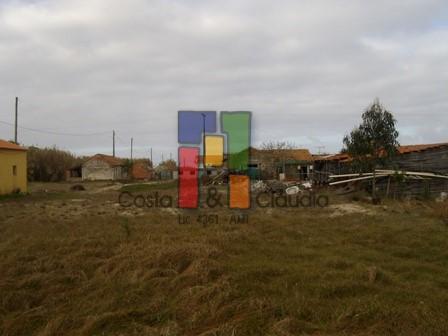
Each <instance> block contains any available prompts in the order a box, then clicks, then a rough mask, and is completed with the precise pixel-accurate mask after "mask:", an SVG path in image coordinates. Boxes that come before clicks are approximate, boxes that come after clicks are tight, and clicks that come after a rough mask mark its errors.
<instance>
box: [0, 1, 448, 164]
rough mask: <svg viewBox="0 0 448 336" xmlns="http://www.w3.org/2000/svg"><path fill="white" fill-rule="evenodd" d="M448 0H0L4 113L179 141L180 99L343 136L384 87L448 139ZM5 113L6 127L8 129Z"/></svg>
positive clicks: (140, 141)
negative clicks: (15, 106) (1, 0)
mask: <svg viewBox="0 0 448 336" xmlns="http://www.w3.org/2000/svg"><path fill="white" fill-rule="evenodd" d="M447 13H448V5H447V4H446V2H445V1H436V0H430V1H417V0H409V1H403V2H393V3H391V2H390V1H376V2H371V3H369V2H365V1H355V0H351V1H348V0H347V1H338V2H334V1H292V0H291V1H267V0H262V1H260V0H258V1H244V2H242V1H236V0H231V1H226V2H225V3H224V2H222V1H199V0H193V1H165V0H164V1H162V0H160V1H143V0H131V1H126V2H123V1H116V0H113V1H111V0H93V1H74V0H58V1H56V0H50V1H34V2H22V1H8V2H4V3H2V4H1V5H0V76H1V78H2V80H1V82H0V120H3V121H12V112H13V99H14V97H15V96H16V95H18V96H19V97H20V99H21V104H20V108H21V110H20V111H21V114H20V116H21V119H20V121H21V124H22V125H23V126H28V127H34V128H39V129H48V130H58V131H61V132H70V133H90V132H102V131H108V130H110V131H111V130H112V129H116V130H117V132H118V134H119V136H120V138H121V140H120V141H119V143H118V144H119V147H120V148H119V154H120V155H128V153H129V149H128V147H129V138H130V137H131V136H133V137H134V138H135V142H136V144H137V145H136V146H138V147H137V149H138V151H139V152H140V153H141V155H144V154H145V155H146V153H147V151H148V148H149V147H153V148H154V151H155V152H157V153H158V155H159V156H160V153H161V152H162V151H163V152H164V153H165V157H167V156H168V155H169V153H170V152H171V153H175V152H176V146H177V144H176V129H177V125H176V122H177V111H178V110H180V109H197V110H200V109H207V110H210V109H214V110H218V111H219V110H252V111H253V113H254V129H253V132H252V134H253V141H254V142H255V143H261V142H262V141H264V140H269V139H273V138H278V139H287V140H291V141H294V142H296V143H298V144H303V145H304V146H308V147H309V148H310V149H311V150H313V151H317V146H322V145H324V146H325V147H326V150H327V151H336V150H339V149H340V147H341V139H342V136H343V135H344V134H345V133H346V132H348V131H349V130H350V129H351V128H352V127H353V126H355V125H356V124H357V123H359V120H360V114H361V113H362V112H363V110H364V108H365V107H366V106H367V105H368V104H369V103H370V102H371V101H372V100H373V99H374V98H375V97H380V98H381V99H382V101H383V102H384V104H385V105H386V106H387V107H388V108H389V109H390V110H391V111H392V112H394V114H395V115H396V117H397V119H398V121H399V127H400V128H401V129H402V132H401V133H402V139H401V142H402V143H416V142H440V141H447V138H446V135H445V134H446V133H447V132H446V131H447V130H446V127H444V126H443V125H447V122H448V117H447V116H446V115H447V114H446V112H445V111H446V109H447V107H448V100H447V98H446V83H447V80H448V73H447V69H448V67H447V66H448V58H447V56H448V48H447V47H446V43H445V41H446V40H447V37H448V36H447V35H448V27H447V26H445V25H443V24H440V22H444V20H446V18H447V16H448V14H447ZM11 134H12V130H11V128H10V127H7V126H4V125H1V124H0V138H10V137H11ZM20 139H21V141H22V142H24V143H25V144H39V145H53V144H56V145H57V146H59V147H62V148H66V149H70V150H72V151H75V152H79V153H88V154H92V153H94V152H97V151H105V152H106V151H110V146H111V141H110V136H108V135H107V136H98V137H63V136H51V135H44V134H38V133H32V132H27V131H25V130H23V131H21V138H20Z"/></svg>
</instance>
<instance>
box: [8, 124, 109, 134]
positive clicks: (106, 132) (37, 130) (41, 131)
mask: <svg viewBox="0 0 448 336" xmlns="http://www.w3.org/2000/svg"><path fill="white" fill-rule="evenodd" d="M0 124H4V125H8V126H12V127H15V125H14V124H11V123H9V122H6V121H1V120H0ZM18 128H20V129H23V130H27V131H31V132H37V133H44V134H51V135H61V136H80V137H81V136H97V135H105V134H110V131H105V132H98V133H85V134H79V133H78V134H77V133H62V132H53V131H46V130H42V129H37V128H31V127H23V126H18Z"/></svg>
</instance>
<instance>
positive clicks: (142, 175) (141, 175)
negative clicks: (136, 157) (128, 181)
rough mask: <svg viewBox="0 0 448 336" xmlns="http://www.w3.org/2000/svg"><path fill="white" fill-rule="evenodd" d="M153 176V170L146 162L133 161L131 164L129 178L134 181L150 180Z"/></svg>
mask: <svg viewBox="0 0 448 336" xmlns="http://www.w3.org/2000/svg"><path fill="white" fill-rule="evenodd" d="M153 175H154V169H153V168H152V167H151V165H150V164H149V162H147V161H146V160H143V161H135V162H133V164H132V169H131V176H132V178H133V179H135V180H143V181H147V180H152V179H153Z"/></svg>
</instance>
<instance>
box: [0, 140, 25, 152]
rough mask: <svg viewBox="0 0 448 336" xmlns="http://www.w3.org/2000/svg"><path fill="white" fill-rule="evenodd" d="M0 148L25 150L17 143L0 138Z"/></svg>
mask: <svg viewBox="0 0 448 336" xmlns="http://www.w3.org/2000/svg"><path fill="white" fill-rule="evenodd" d="M0 149H8V150H16V151H27V149H26V148H24V147H21V146H19V145H16V144H13V143H11V142H9V141H5V140H0Z"/></svg>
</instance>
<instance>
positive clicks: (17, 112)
mask: <svg viewBox="0 0 448 336" xmlns="http://www.w3.org/2000/svg"><path fill="white" fill-rule="evenodd" d="M18 114H19V97H16V121H15V124H14V142H15V143H16V144H18V142H17V120H18Z"/></svg>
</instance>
